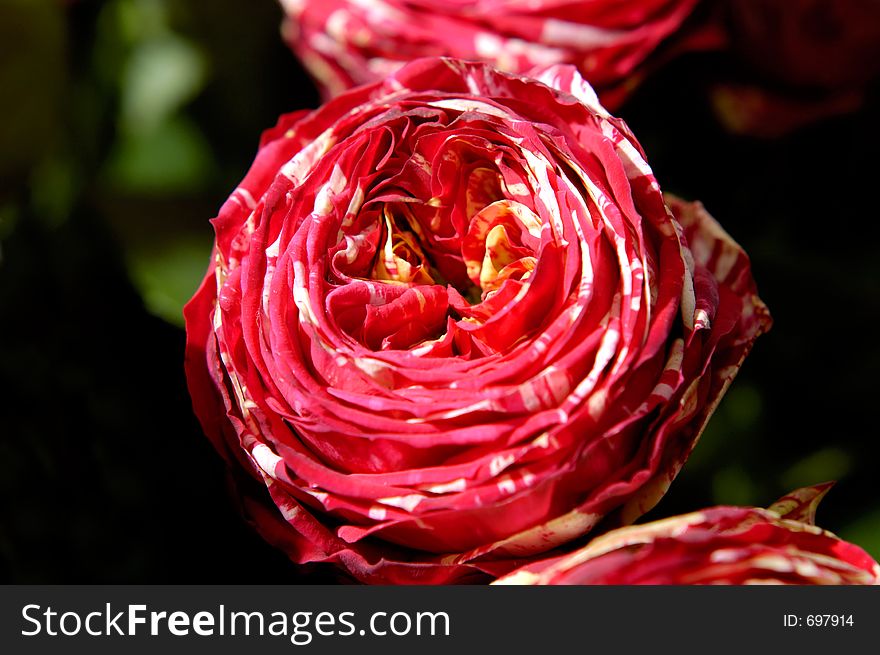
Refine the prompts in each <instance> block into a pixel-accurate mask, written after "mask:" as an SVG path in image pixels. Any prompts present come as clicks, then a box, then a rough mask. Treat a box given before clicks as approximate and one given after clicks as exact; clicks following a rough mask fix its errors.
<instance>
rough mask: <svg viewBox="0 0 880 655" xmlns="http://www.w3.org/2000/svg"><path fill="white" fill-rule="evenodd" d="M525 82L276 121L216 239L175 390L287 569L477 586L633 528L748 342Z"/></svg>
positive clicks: (597, 121)
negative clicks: (184, 385)
mask: <svg viewBox="0 0 880 655" xmlns="http://www.w3.org/2000/svg"><path fill="white" fill-rule="evenodd" d="M536 74H537V75H538V79H528V78H522V77H519V76H512V75H508V74H504V73H502V72H500V71H498V70H497V69H494V68H493V67H491V66H488V65H485V64H478V63H466V62H462V61H459V60H452V59H443V58H438V59H426V60H418V61H416V62H413V63H411V64H410V65H407V66H406V67H404V68H403V69H401V70H400V71H398V72H397V73H395V74H393V75H392V76H390V77H389V78H387V79H386V80H384V81H383V82H380V83H375V84H372V85H368V86H365V87H362V88H358V89H355V90H353V91H351V92H349V93H346V94H343V95H342V96H340V97H339V98H337V99H336V100H334V101H332V102H330V103H329V104H327V105H325V106H324V107H323V108H321V109H319V110H317V111H314V112H305V111H303V112H297V113H294V114H290V115H287V116H284V117H282V118H281V120H280V122H279V123H278V125H277V126H276V127H275V128H274V129H272V130H270V131H268V132H267V133H266V134H265V135H264V137H263V139H262V142H261V147H260V151H259V153H258V155H257V157H256V160H255V162H254V164H253V166H252V168H251V170H250V172H249V173H248V175H247V176H246V177H245V179H244V181H243V182H242V183H241V185H240V186H239V187H238V188H237V189H236V190H235V192H234V193H233V194H232V196H231V197H230V198H229V200H228V201H227V202H226V203H225V204H224V206H223V208H222V209H221V211H220V214H219V216H218V217H217V218H216V219H214V220H213V221H212V222H213V225H214V229H215V232H216V244H215V248H214V253H213V256H212V263H211V266H210V269H209V271H208V274H207V276H206V278H205V280H204V282H203V284H202V286H201V288H200V289H199V291H198V292H197V294H196V295H195V297H194V298H193V299H192V301H191V302H190V303H189V305H188V306H187V308H186V312H185V314H186V322H187V375H188V383H189V387H190V392H191V394H192V397H193V402H194V407H195V410H196V413H197V414H198V416H199V418H200V420H201V422H202V425H203V427H204V429H205V431H206V432H207V434H208V435H209V436H210V438H211V439H212V440H213V442H214V444H215V446H216V447H217V448H218V450H219V451H220V452H221V453H223V454H224V455H225V456H226V457H227V458H228V459H229V460H230V462H232V463H233V467H234V468H235V469H236V470H237V471H247V472H248V473H249V474H250V475H251V476H252V477H253V479H255V480H257V481H259V482H261V483H263V484H265V487H266V489H267V490H268V494H266V493H265V492H261V493H249V494H247V497H246V499H245V501H244V506H245V510H246V512H247V513H248V514H249V516H250V517H251V519H252V521H253V522H254V523H255V525H256V527H257V528H258V529H259V530H260V532H261V533H262V534H263V536H264V537H265V538H266V539H267V540H269V541H270V542H272V543H274V544H277V545H278V546H279V547H281V548H283V549H284V550H285V551H286V552H287V553H288V554H289V555H290V556H291V558H292V559H294V560H295V561H297V562H315V561H327V562H333V563H336V564H337V565H339V566H340V567H341V568H342V569H344V570H345V571H347V572H348V573H350V574H351V575H353V576H354V577H356V578H358V579H360V580H362V581H368V582H395V583H396V582H422V583H443V582H451V581H459V580H479V579H486V578H487V577H491V576H497V575H499V574H502V573H506V572H508V571H510V570H511V569H513V568H514V567H515V566H517V565H518V564H521V563H522V562H523V561H524V560H527V559H528V558H532V557H534V556H536V555H538V554H540V553H543V552H546V551H548V550H550V549H552V548H554V547H556V546H559V545H561V544H564V543H567V542H568V541H570V540H572V539H575V538H577V537H580V536H582V535H583V534H585V533H587V532H588V531H590V530H591V529H592V528H593V527H594V526H595V525H596V524H597V523H598V522H599V521H600V520H601V519H602V518H603V517H608V518H607V522H608V523H610V524H613V523H628V522H631V521H632V520H634V519H635V518H637V517H638V516H640V515H641V514H643V513H644V512H645V511H647V510H648V509H650V508H651V507H652V506H653V505H654V504H655V503H656V501H657V500H658V499H659V498H660V497H661V496H662V494H663V493H664V491H665V490H666V488H667V487H668V485H669V483H670V482H671V480H672V479H673V478H674V477H675V475H676V473H677V472H678V470H679V468H680V467H681V465H682V464H683V463H684V461H685V459H686V457H687V456H688V454H689V452H690V450H691V448H692V447H693V445H694V443H695V442H696V440H697V438H698V437H699V434H700V432H701V430H702V428H703V426H704V424H705V423H706V420H707V419H708V417H709V415H710V414H711V412H712V410H713V409H714V407H715V405H716V404H717V402H718V400H719V399H720V397H721V395H722V394H723V392H724V391H725V389H726V387H727V385H728V384H729V383H730V381H731V379H732V378H733V376H734V375H735V374H736V372H737V370H738V368H739V365H740V363H741V361H742V359H743V357H744V356H745V355H746V353H747V351H748V350H749V349H750V347H751V345H752V343H753V342H754V340H755V338H756V337H757V336H758V335H759V334H760V333H761V332H763V331H764V330H766V329H767V328H768V327H769V325H770V319H769V315H768V313H767V310H766V308H765V306H764V305H763V303H762V302H761V301H760V299H759V298H758V296H757V295H756V292H755V286H754V283H753V280H752V278H751V274H750V271H749V264H748V260H747V258H746V256H745V254H744V253H743V252H742V251H741V250H740V249H739V247H738V246H737V245H736V244H735V243H734V242H733V241H732V240H731V239H730V238H729V237H728V236H727V235H726V234H725V233H724V231H723V230H722V229H721V228H720V227H719V226H718V225H717V224H716V223H715V222H714V220H713V219H712V218H711V217H710V216H709V215H708V214H707V213H706V212H705V210H704V209H703V208H702V206H701V205H700V204H698V203H686V202H684V201H681V200H679V199H676V198H672V197H670V198H668V204H667V202H665V201H664V197H663V195H662V194H661V192H660V189H659V186H658V184H657V181H656V180H655V178H654V176H653V174H652V172H651V169H650V168H649V166H648V164H647V163H646V161H645V158H644V154H643V153H642V151H641V149H640V146H639V144H638V142H637V141H636V140H635V138H634V137H633V136H632V134H631V133H630V132H629V130H628V128H627V127H626V125H625V124H623V123H622V122H621V121H619V120H617V119H615V118H613V117H611V116H610V115H609V114H608V113H607V112H606V111H605V110H604V109H603V108H602V107H601V106H600V105H599V104H598V102H597V100H596V96H595V94H594V93H593V91H592V89H591V88H590V87H589V86H588V85H587V84H586V83H585V82H584V81H583V80H582V79H581V77H580V76H579V75H578V73H577V71H576V70H575V69H574V68H573V67H568V66H556V67H550V68H548V69H545V70H543V71H538V72H536ZM245 487H247V488H250V489H252V488H253V485H251V486H248V485H244V486H243V487H242V488H245ZM270 497H271V501H272V502H270Z"/></svg>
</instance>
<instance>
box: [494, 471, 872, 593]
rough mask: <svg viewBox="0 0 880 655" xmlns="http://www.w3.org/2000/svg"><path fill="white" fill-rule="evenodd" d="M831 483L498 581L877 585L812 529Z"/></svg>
mask: <svg viewBox="0 0 880 655" xmlns="http://www.w3.org/2000/svg"><path fill="white" fill-rule="evenodd" d="M830 487H831V485H830V484H824V485H818V486H815V487H808V488H806V489H799V490H798V491H795V492H793V493H791V494H789V495H788V496H786V497H784V498H782V499H781V500H779V501H777V502H776V503H775V504H774V505H772V506H771V507H770V509H757V508H753V507H728V506H722V507H712V508H710V509H705V510H702V511H699V512H694V513H692V514H685V515H684V516H675V517H672V518H668V519H664V520H661V521H654V522H653V523H645V524H644V525H634V526H630V527H626V528H619V529H617V530H613V531H611V532H609V533H607V534H605V535H602V536H601V537H598V538H597V539H594V540H593V541H591V542H590V543H588V544H587V545H586V546H585V547H583V548H581V549H580V550H577V551H574V552H573V553H570V554H568V555H563V556H561V557H554V558H552V559H547V560H544V561H542V562H536V563H533V564H529V565H527V566H525V567H523V568H522V569H520V570H518V571H515V572H514V573H512V574H510V575H509V576H506V577H504V578H502V579H500V580H498V581H497V584H539V585H545V584H614V585H619V584H679V585H680V584H832V585H839V584H866V585H872V584H880V565H878V564H877V562H875V561H874V560H873V559H872V558H871V557H870V556H869V555H868V554H867V553H866V552H865V551H863V550H862V549H861V548H859V547H858V546H854V545H853V544H850V543H847V542H845V541H841V540H840V539H838V538H837V537H836V536H834V535H833V534H831V533H830V532H827V531H825V530H821V529H820V528H817V527H816V525H815V511H816V505H817V504H818V503H819V501H820V500H821V499H822V497H823V496H824V495H825V493H826V492H827V491H828V489H829V488H830Z"/></svg>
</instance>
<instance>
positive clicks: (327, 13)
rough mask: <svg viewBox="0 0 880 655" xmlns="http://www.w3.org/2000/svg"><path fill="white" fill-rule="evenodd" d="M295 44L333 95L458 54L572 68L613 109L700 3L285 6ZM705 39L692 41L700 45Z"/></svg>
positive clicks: (287, 0)
mask: <svg viewBox="0 0 880 655" xmlns="http://www.w3.org/2000/svg"><path fill="white" fill-rule="evenodd" d="M281 4H282V5H283V7H284V10H285V13H286V16H287V19H286V21H285V24H284V34H285V38H286V40H287V42H288V43H289V45H290V47H291V48H292V49H293V50H294V52H295V53H296V54H297V56H299V58H300V59H301V60H302V62H303V64H304V65H305V66H306V68H307V69H308V70H309V71H310V72H311V74H312V76H313V77H314V78H315V80H317V81H318V83H319V85H320V86H321V87H322V90H323V93H324V96H325V97H328V98H329V97H332V96H334V95H336V94H338V93H340V92H342V91H344V90H345V89H348V88H351V87H352V86H356V85H359V84H363V83H366V82H372V81H375V80H377V79H381V78H383V77H385V76H386V75H388V74H390V73H392V72H394V71H395V70H397V69H398V68H400V66H402V65H403V64H404V63H406V62H407V61H410V60H412V59H417V58H419V57H426V56H443V55H445V56H451V57H458V58H461V59H473V60H482V61H488V62H491V63H492V64H493V65H495V66H497V67H498V68H501V69H502V70H506V71H509V72H513V73H525V72H527V71H529V70H530V69H532V68H533V67H535V66H539V65H540V66H547V65H551V64H572V65H574V66H576V67H577V68H578V69H579V70H580V72H581V74H582V75H583V76H584V77H585V78H586V79H587V80H588V81H589V83H590V84H591V85H592V86H593V87H595V88H596V89H597V91H598V92H599V94H600V97H601V98H602V101H603V102H604V103H605V104H606V105H607V106H612V107H613V106H615V105H616V104H618V103H619V102H620V101H621V100H622V99H623V98H624V97H625V95H626V94H627V92H628V91H629V90H631V89H632V88H633V87H634V86H635V85H636V84H637V82H638V78H639V77H640V76H641V75H642V73H643V68H644V65H645V63H646V62H647V61H648V60H649V59H651V58H652V57H654V56H657V53H658V50H660V49H661V46H663V45H664V44H665V42H666V40H667V39H668V38H669V37H670V36H671V35H673V34H675V33H676V32H677V31H678V30H680V28H681V26H682V23H684V22H685V20H686V19H688V17H689V16H690V15H691V14H692V12H693V11H694V8H695V7H696V6H697V4H698V0H629V1H627V2H620V1H619V0H594V1H593V2H572V1H571V0H538V1H537V2H535V1H528V2H527V1H523V0H501V1H499V0H479V1H477V2H463V1H462V0H452V1H449V0H446V1H443V0H416V1H410V0H382V1H375V2H374V1H370V2H362V1H355V0H330V1H325V0H281ZM698 38H702V37H697V36H696V35H689V36H688V40H691V39H693V41H694V44H693V45H694V46H696V45H697V44H696V41H697V39H698Z"/></svg>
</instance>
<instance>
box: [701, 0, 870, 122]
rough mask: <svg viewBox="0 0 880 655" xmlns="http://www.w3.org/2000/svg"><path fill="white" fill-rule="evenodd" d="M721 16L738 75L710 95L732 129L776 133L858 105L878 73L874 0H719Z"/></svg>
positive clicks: (853, 109) (718, 86)
mask: <svg viewBox="0 0 880 655" xmlns="http://www.w3.org/2000/svg"><path fill="white" fill-rule="evenodd" d="M721 4H722V5H723V11H721V12H719V14H718V15H719V17H721V19H722V20H723V22H724V26H725V27H724V29H725V30H726V31H727V33H728V39H729V48H730V51H731V53H732V56H733V57H735V58H738V59H739V60H740V61H741V62H742V63H743V65H744V66H745V69H746V70H745V71H744V75H743V79H736V80H730V81H727V82H723V83H718V84H716V85H715V86H714V88H713V90H712V100H713V105H714V106H715V109H716V113H717V114H718V116H719V118H720V119H721V121H722V123H723V124H724V125H725V127H727V128H728V129H729V130H731V131H733V132H735V133H743V134H751V135H756V136H763V137H773V136H777V135H781V134H785V133H787V132H790V131H791V130H793V129H796V128H798V127H801V126H803V125H806V124H807V123H812V122H815V121H817V120H819V119H822V118H825V117H828V116H833V115H836V114H842V113H847V112H852V111H855V110H857V109H858V108H859V107H860V106H861V105H862V103H863V102H864V100H865V95H866V93H867V92H868V91H869V89H870V87H871V86H872V85H874V84H875V83H876V81H877V79H878V77H880V2H878V1H877V0H723V2H722V3H721Z"/></svg>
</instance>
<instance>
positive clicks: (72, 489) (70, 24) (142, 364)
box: [0, 0, 880, 583]
mask: <svg viewBox="0 0 880 655" xmlns="http://www.w3.org/2000/svg"><path fill="white" fill-rule="evenodd" d="M280 20H281V11H280V9H279V8H278V7H277V6H276V4H275V2H273V1H272V0H259V1H257V0H254V1H252V2H240V1H236V0H222V1H218V0H187V1H185V2H183V1H181V2H171V1H170V0H110V1H107V2H87V1H81V2H75V1H74V2H67V3H65V2H61V1H60V0H45V1H43V0H2V3H0V89H2V92H0V93H2V96H3V97H2V100H0V389H2V393H0V397H2V400H0V498H2V501H0V562H2V567H3V568H2V570H0V572H2V580H3V581H7V582H22V583H38V582H53V583H70V582H89V583H92V582H95V583H98V582H119V583H159V582H186V583H197V582H203V583H206V582H216V583H219V582H249V583H272V582H295V581H299V580H308V581H322V580H324V579H327V578H326V576H325V574H324V573H323V572H321V571H320V570H318V571H317V572H305V574H304V571H303V570H301V569H298V568H297V567H295V566H293V565H292V564H290V563H289V562H288V560H287V559H286V557H285V556H284V555H282V554H280V553H279V552H276V551H275V550H273V549H272V548H270V547H269V546H267V545H265V544H264V543H263V542H262V541H261V540H260V539H259V538H258V537H257V536H256V535H255V534H254V533H252V532H251V530H250V529H249V527H248V526H247V525H245V524H244V523H243V521H242V519H241V518H240V517H239V515H238V514H237V511H236V508H235V505H234V502H233V500H232V499H231V497H230V495H229V494H228V492H227V489H226V483H225V476H224V470H223V464H222V463H221V460H220V458H219V456H217V455H216V454H215V453H214V451H213V450H212V448H211V447H210V445H209V443H208V441H207V439H205V438H204V436H203V435H202V434H201V431H200V429H199V426H198V423H197V422H196V420H195V418H194V417H193V415H192V413H191V409H190V402H189V397H188V395H187V392H186V383H185V379H184V376H183V367H182V361H183V347H184V333H183V329H182V318H181V316H180V308H181V306H182V304H183V303H184V302H185V301H186V300H187V299H188V297H189V296H190V295H191V294H192V292H193V291H194V289H195V286H196V284H197V282H198V281H199V279H200V278H201V275H202V274H203V272H204V270H205V268H206V266H207V261H208V252H209V250H210V245H211V237H212V233H211V230H210V227H209V225H208V223H207V221H208V219H209V218H211V217H212V216H214V215H215V213H216V211H217V209H218V208H219V207H220V205H221V204H222V202H223V201H224V200H225V198H226V197H227V195H228V193H229V192H230V190H231V189H233V188H234V187H235V185H236V184H237V183H238V181H239V180H240V179H241V178H242V177H243V175H244V173H245V172H246V170H247V168H248V166H249V165H250V163H251V161H252V159H253V156H254V154H255V152H256V146H257V141H258V138H259V134H260V132H261V131H262V130H263V129H265V128H267V127H270V126H271V125H273V124H274V122H275V121H276V119H277V117H278V115H279V114H281V113H283V112H287V111H291V110H294V109H297V108H301V107H314V106H317V103H318V96H317V92H316V91H315V89H314V87H313V86H312V84H311V82H310V81H309V80H308V78H307V77H306V75H305V74H304V73H303V71H302V69H301V68H300V66H299V64H298V63H297V62H296V60H295V59H294V57H293V56H292V55H291V54H290V53H289V52H288V51H287V49H286V48H285V47H284V45H283V44H282V42H281V39H280V38H279V24H280ZM748 73H749V71H748V70H745V69H743V64H740V63H739V62H738V61H734V60H733V59H732V58H730V57H726V56H723V55H719V54H711V55H710V54H693V55H688V56H685V57H683V58H681V59H679V60H678V61H676V62H674V63H673V64H670V65H668V66H666V67H665V68H664V69H663V70H661V71H660V72H659V73H658V74H657V75H656V76H654V77H653V78H652V79H651V80H649V82H647V83H646V84H644V85H643V86H642V87H641V88H640V89H639V90H638V91H637V93H636V94H635V95H634V96H633V97H632V99H631V100H630V101H628V103H627V104H626V105H625V106H624V107H622V108H621V109H620V110H619V111H617V112H616V113H617V114H618V115H620V116H621V117H623V118H624V119H626V120H627V121H628V122H629V124H630V126H631V127H632V128H633V130H634V132H635V133H636V135H637V136H638V137H639V139H640V140H641V142H642V144H643V145H644V147H645V149H646V151H647V152H648V155H649V161H650V162H651V164H652V166H653V168H654V170H655V173H656V175H657V177H658V179H659V181H660V184H661V186H662V187H663V188H664V190H667V191H672V192H675V193H678V194H679V195H682V196H684V197H687V198H692V199H696V198H699V199H701V200H702V201H703V202H704V203H705V205H706V207H707V208H708V209H709V211H710V212H712V213H713V214H714V215H715V217H716V218H717V219H718V220H719V221H720V222H721V223H722V225H724V227H725V228H726V229H727V230H728V231H729V232H730V233H731V234H732V235H733V237H734V238H735V239H737V240H738V241H739V242H740V243H741V244H742V245H743V246H744V247H745V249H746V250H747V252H748V253H749V254H750V255H751V257H752V260H753V267H754V275H755V278H756V280H757V282H758V286H759V290H760V293H761V296H762V297H763V299H764V300H765V302H766V303H767V304H768V306H769V307H770V309H771V312H772V314H773V316H774V319H775V326H774V328H773V330H772V331H771V333H770V334H768V335H766V336H764V337H761V339H759V341H758V343H757V345H756V347H755V349H754V351H753V353H752V355H751V356H750V357H749V358H748V359H747V360H746V363H745V365H744V367H743V369H742V371H741V373H740V375H739V377H738V378H737V380H736V381H735V383H734V385H733V386H732V387H731V390H730V392H729V393H728V395H727V397H726V398H725V400H724V401H723V403H722V404H721V406H720V407H719V409H718V411H717V412H716V415H715V417H714V418H713V419H712V421H711V423H710V427H709V428H708V430H707V431H706V433H705V434H704V436H703V439H702V441H701V442H700V444H699V446H698V447H697V449H696V451H695V453H694V455H693V457H692V458H691V460H690V461H689V462H688V464H687V465H686V466H685V468H684V470H683V472H682V473H681V475H680V476H679V478H678V480H677V481H676V482H675V483H674V484H673V486H672V488H671V490H670V492H669V493H668V495H667V496H666V497H665V498H664V500H663V501H661V503H660V505H659V506H658V507H657V508H656V509H655V510H654V511H653V512H652V513H651V514H650V515H649V518H659V517H661V516H668V515H671V514H674V513H681V512H686V511H691V510H694V509H698V508H700V507H704V506H707V505H710V504H716V503H732V504H755V505H767V504H769V503H771V502H772V501H773V500H775V499H776V498H777V497H779V496H781V495H783V494H784V493H786V492H787V491H789V490H791V489H793V488H795V487H798V486H803V485H807V484H812V483H816V482H821V481H824V480H828V479H836V480H838V485H837V486H836V487H835V488H834V489H833V490H832V492H831V493H830V495H829V496H828V497H827V498H826V500H825V501H824V502H823V505H822V507H821V508H820V511H819V517H818V518H819V523H820V524H821V525H822V526H823V527H825V528H828V529H831V530H833V531H835V532H837V533H838V534H840V535H841V536H842V537H844V538H846V539H849V540H852V541H854V542H856V543H858V544H860V545H861V546H863V547H864V548H866V549H867V550H869V552H871V553H872V554H873V555H874V557H875V558H880V492H878V491H877V477H876V472H877V461H878V457H880V441H878V438H877V435H878V430H877V427H876V423H877V421H876V418H875V415H876V411H877V408H878V405H880V399H878V397H877V391H878V383H877V376H878V371H880V345H878V331H877V325H878V318H880V273H878V254H877V253H878V245H880V239H878V237H880V228H878V211H877V205H878V200H880V199H878V189H880V184H878V180H877V177H878V173H880V170H878V165H877V157H878V146H880V129H878V120H877V119H878V112H877V109H878V94H877V90H876V89H874V90H873V91H872V92H871V93H870V94H869V98H868V101H867V103H866V105H865V106H864V107H863V109H861V110H860V111H858V112H857V113H851V114H849V115H846V116H840V117H837V118H832V119H827V120H825V121H824V122H822V123H820V124H816V125H813V126H810V127H807V128H803V129H801V130H799V131H797V132H795V133H793V134H790V135H788V136H785V137H778V138H776V139H772V140H768V139H751V138H745V137H734V136H730V135H727V134H726V133H725V132H724V131H723V130H722V129H721V128H720V127H719V126H718V124H717V122H716V120H715V118H714V117H713V114H712V112H711V110H710V107H709V103H708V101H707V99H706V98H707V94H706V89H707V87H708V85H709V84H710V83H711V82H712V81H713V80H715V79H717V78H718V77H719V76H733V77H737V76H747V75H748ZM872 435H873V436H872Z"/></svg>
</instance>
